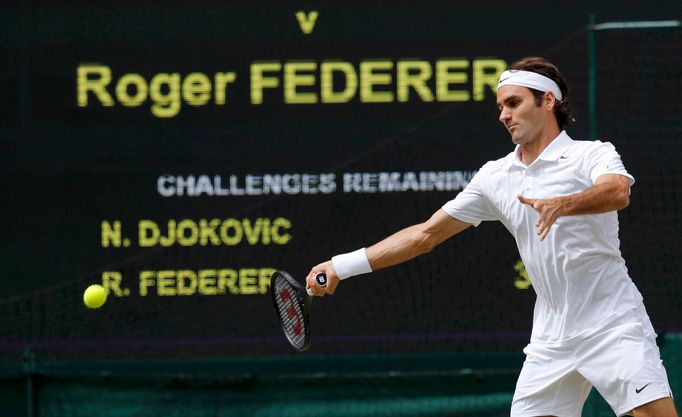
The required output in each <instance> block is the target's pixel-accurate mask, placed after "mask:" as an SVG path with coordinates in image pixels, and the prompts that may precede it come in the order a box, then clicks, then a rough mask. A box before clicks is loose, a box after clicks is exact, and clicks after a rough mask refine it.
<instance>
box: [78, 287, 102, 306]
mask: <svg viewBox="0 0 682 417" xmlns="http://www.w3.org/2000/svg"><path fill="white" fill-rule="evenodd" d="M106 301H107V290H105V289H104V287H103V286H101V285H97V284H93V285H91V286H89V287H88V288H87V289H86V290H85V292H84V293H83V302H84V303H85V306H86V307H88V308H100V307H102V305H104V303H105V302H106Z"/></svg>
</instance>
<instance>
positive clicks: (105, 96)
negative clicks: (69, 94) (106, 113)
mask: <svg viewBox="0 0 682 417" xmlns="http://www.w3.org/2000/svg"><path fill="white" fill-rule="evenodd" d="M76 72H77V80H76V85H77V92H78V94H77V96H78V106H79V107H87V105H88V91H91V92H93V93H94V94H95V97H97V100H99V102H100V103H102V105H103V106H107V107H108V106H113V105H114V99H113V98H112V97H111V94H109V92H108V91H107V88H106V87H107V86H108V85H109V83H110V82H111V68H109V67H108V66H106V65H79V66H78V69H77V70H76ZM92 76H94V77H96V78H94V79H93V78H91V77H92Z"/></svg>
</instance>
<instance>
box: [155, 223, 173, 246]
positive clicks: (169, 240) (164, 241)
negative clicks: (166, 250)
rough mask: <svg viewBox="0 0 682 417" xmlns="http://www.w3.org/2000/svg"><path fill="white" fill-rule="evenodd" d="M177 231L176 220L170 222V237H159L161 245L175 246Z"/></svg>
mask: <svg viewBox="0 0 682 417" xmlns="http://www.w3.org/2000/svg"><path fill="white" fill-rule="evenodd" d="M176 230H177V226H176V224H175V220H172V219H171V220H168V229H167V231H168V235H166V236H163V235H162V236H160V237H159V244H160V245H161V246H164V247H168V246H173V244H174V243H175V231H176Z"/></svg>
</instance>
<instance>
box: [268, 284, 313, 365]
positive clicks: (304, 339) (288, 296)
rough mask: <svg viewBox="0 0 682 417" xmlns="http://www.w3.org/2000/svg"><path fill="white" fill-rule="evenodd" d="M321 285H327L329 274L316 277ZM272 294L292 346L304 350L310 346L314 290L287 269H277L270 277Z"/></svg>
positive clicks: (276, 310) (278, 315)
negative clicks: (311, 309)
mask: <svg viewBox="0 0 682 417" xmlns="http://www.w3.org/2000/svg"><path fill="white" fill-rule="evenodd" d="M315 280H316V281H317V284H318V285H319V286H320V287H325V286H326V285H327V276H326V275H325V274H324V273H319V274H317V276H316V277H315ZM270 294H271V295H272V303H273V304H274V306H275V312H276V313H277V317H278V318H279V321H280V323H281V325H282V330H283V331H284V335H285V336H286V338H287V340H288V341H289V343H290V344H291V346H292V347H293V348H294V349H295V350H297V351H299V352H303V351H304V350H306V349H308V347H309V346H310V308H311V306H312V303H313V297H312V292H310V290H309V289H308V290H306V288H305V286H304V285H303V284H301V283H300V282H298V281H296V280H295V279H294V278H293V277H292V276H291V275H289V273H288V272H286V271H276V272H275V273H274V274H272V277H270Z"/></svg>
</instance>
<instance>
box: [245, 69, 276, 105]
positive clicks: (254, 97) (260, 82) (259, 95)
mask: <svg viewBox="0 0 682 417" xmlns="http://www.w3.org/2000/svg"><path fill="white" fill-rule="evenodd" d="M281 69H282V64H280V63H279V62H254V63H253V64H251V103H252V104H262V103H263V89H264V88H276V87H277V86H279V79H278V78H277V77H272V76H266V75H264V74H263V73H265V72H275V71H277V72H279V71H281Z"/></svg>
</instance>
